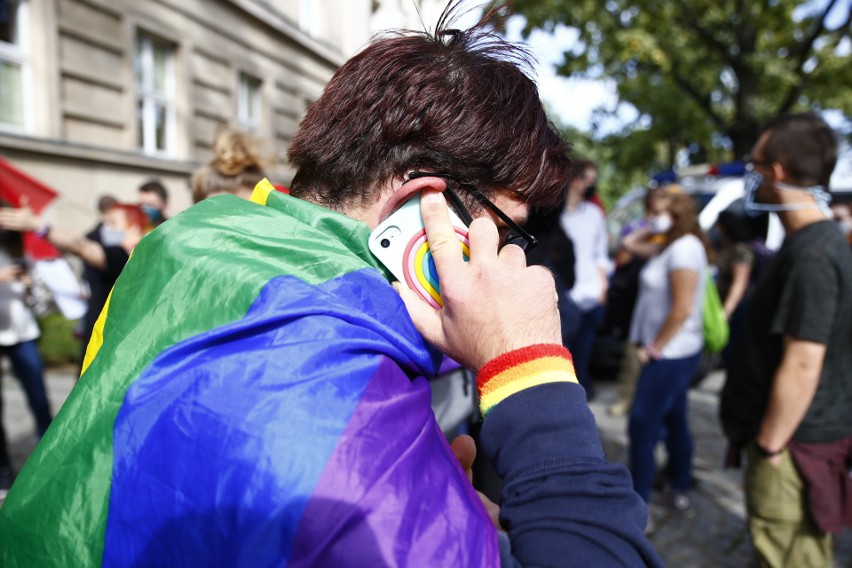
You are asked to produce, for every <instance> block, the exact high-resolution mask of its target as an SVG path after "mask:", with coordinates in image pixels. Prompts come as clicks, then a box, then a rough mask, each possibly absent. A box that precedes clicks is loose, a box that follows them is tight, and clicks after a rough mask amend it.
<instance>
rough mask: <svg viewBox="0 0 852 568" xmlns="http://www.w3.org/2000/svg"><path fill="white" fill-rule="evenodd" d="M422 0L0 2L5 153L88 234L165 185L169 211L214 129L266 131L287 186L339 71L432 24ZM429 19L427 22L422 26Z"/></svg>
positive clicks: (58, 214) (184, 191)
mask: <svg viewBox="0 0 852 568" xmlns="http://www.w3.org/2000/svg"><path fill="white" fill-rule="evenodd" d="M443 4H444V2H442V1H434V0H432V1H425V0H384V1H377V0H0V156H2V157H3V158H4V159H6V160H7V161H9V162H11V163H12V164H13V165H14V166H16V167H18V168H19V169H21V170H23V171H24V172H26V173H27V174H29V175H31V176H33V177H36V178H37V179H39V180H41V181H42V182H44V183H46V184H47V185H49V186H50V187H52V188H54V189H55V190H57V191H58V192H59V193H60V194H61V198H60V199H58V200H57V201H56V202H54V204H53V205H52V206H51V207H50V209H49V210H48V211H47V212H46V214H47V215H48V216H49V217H51V218H52V220H53V222H54V223H56V224H57V225H60V226H65V227H68V228H74V229H84V228H86V227H87V226H89V225H91V224H92V223H93V222H94V220H95V212H94V206H95V203H96V200H97V197H98V196H99V195H102V194H105V193H109V194H113V195H115V196H116V197H118V198H119V199H121V200H127V201H133V200H134V199H135V195H136V188H137V187H138V186H139V185H140V184H141V183H142V182H144V181H146V180H148V179H151V178H158V179H160V180H161V181H163V182H164V183H165V185H166V186H167V187H168V189H169V192H170V204H169V211H168V213H169V214H175V213H177V212H178V211H180V210H182V209H184V208H186V207H188V206H189V205H190V204H191V199H190V194H189V191H188V177H189V175H190V173H191V172H192V171H193V170H194V169H195V168H196V167H197V166H198V165H199V164H200V163H202V162H203V161H205V160H207V159H208V158H209V157H210V155H211V152H210V146H211V144H212V142H213V140H214V136H215V134H216V133H217V130H218V129H220V128H221V127H223V126H224V125H236V126H239V127H241V128H244V129H247V130H250V131H252V132H254V133H256V134H257V135H258V136H259V137H260V138H261V139H262V140H263V141H264V143H265V144H266V146H267V148H268V150H269V151H270V153H272V154H274V156H275V157H276V158H277V160H278V161H277V164H276V166H275V167H274V169H273V171H272V172H271V173H272V176H273V177H274V178H275V181H277V182H281V183H285V184H286V183H288V182H289V180H290V177H291V175H292V172H290V171H289V169H288V168H287V166H286V152H287V145H288V142H289V141H290V140H291V138H292V136H293V134H294V132H295V131H296V128H297V125H298V123H299V120H300V119H301V117H302V115H303V113H304V112H305V109H306V107H307V105H309V104H310V103H311V101H313V100H315V99H316V98H317V97H318V96H319V94H320V93H321V91H322V89H323V86H324V85H325V84H326V82H327V81H328V80H329V78H330V77H331V75H332V74H333V73H334V71H335V69H337V68H338V67H339V66H340V65H341V64H342V63H343V62H344V61H345V60H346V59H347V58H349V57H350V56H351V55H353V54H354V53H355V52H357V50H358V49H359V48H360V47H362V46H363V45H364V44H365V43H366V42H367V41H368V40H369V38H370V37H371V36H372V35H373V34H374V33H375V32H377V31H379V30H381V29H384V28H388V27H409V28H416V29H422V28H423V26H424V24H423V22H425V23H426V26H427V27H433V26H434V22H435V20H436V18H437V15H438V14H439V13H440V10H441V8H442V7H443ZM421 18H422V19H421Z"/></svg>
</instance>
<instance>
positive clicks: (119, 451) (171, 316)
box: [0, 3, 661, 567]
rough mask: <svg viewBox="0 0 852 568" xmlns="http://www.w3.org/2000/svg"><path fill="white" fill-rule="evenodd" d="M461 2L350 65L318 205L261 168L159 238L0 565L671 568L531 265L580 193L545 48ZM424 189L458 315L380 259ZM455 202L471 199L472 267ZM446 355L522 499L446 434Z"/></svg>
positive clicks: (108, 319) (11, 522)
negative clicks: (538, 215)
mask: <svg viewBox="0 0 852 568" xmlns="http://www.w3.org/2000/svg"><path fill="white" fill-rule="evenodd" d="M458 6H459V4H458V3H454V4H453V5H452V6H451V7H450V8H448V10H447V11H445V13H444V14H443V16H442V17H441V19H440V20H439V22H438V25H437V31H436V32H434V33H425V32H421V33H415V32H408V33H400V34H395V35H392V36H389V37H385V38H383V39H378V40H376V41H375V42H373V43H371V44H370V45H369V46H367V47H366V48H365V49H364V50H362V51H361V52H359V53H358V54H357V55H356V56H354V57H353V58H352V59H350V60H349V61H348V62H347V63H345V64H344V65H343V66H342V67H341V68H340V69H339V70H338V71H337V72H336V73H335V75H334V76H333V77H332V79H331V81H330V82H329V83H328V85H327V86H326V88H325V90H324V92H323V93H322V95H321V96H320V97H319V98H318V99H317V100H316V101H315V102H314V103H313V104H312V105H311V106H310V108H309V109H308V111H307V114H306V116H305V117H304V119H303V121H302V123H301V125H300V128H299V130H298V132H297V133H296V135H295V137H294V139H293V140H292V143H291V145H290V147H289V158H290V162H291V164H292V166H293V167H294V169H295V171H296V174H295V177H294V179H293V180H292V183H291V186H290V187H291V190H292V192H293V195H295V196H296V198H294V197H292V196H288V195H284V194H282V193H280V192H276V191H275V190H274V189H273V188H272V186H271V184H269V183H268V182H264V183H261V184H259V185H258V187H257V188H256V189H255V191H254V193H253V195H252V197H251V200H250V201H246V200H242V199H239V198H237V197H235V196H233V195H219V196H215V197H211V198H209V199H205V200H204V201H202V202H200V203H198V204H196V205H195V206H193V207H192V208H190V209H188V210H187V211H184V212H183V213H181V214H179V215H177V216H176V217H173V218H172V219H170V221H169V223H167V224H165V225H163V226H162V227H160V229H159V230H158V231H154V232H153V233H151V234H150V235H148V237H146V238H145V239H143V241H142V242H141V243H140V245H139V246H138V247H137V248H136V250H135V251H134V255H133V258H132V259H131V261H130V262H129V263H128V265H127V267H126V268H125V271H124V273H123V274H122V277H121V278H120V279H119V282H118V283H117V284H116V287H115V288H114V290H113V294H112V300H111V302H114V304H113V303H111V305H110V307H109V308H108V310H107V311H106V312H105V315H104V318H103V322H102V325H101V329H100V331H101V332H102V335H101V338H102V344H101V345H99V346H98V349H97V350H95V349H94V348H93V349H92V350H90V351H91V355H92V357H91V359H90V361H89V366H88V368H87V370H86V371H85V372H84V374H83V376H82V377H81V383H80V385H81V386H82V387H88V388H81V389H79V392H78V391H75V397H74V401H72V404H74V405H75V406H76V407H77V409H76V410H77V411H76V412H67V413H65V419H64V420H63V415H60V422H61V423H60V424H59V425H57V427H56V428H52V430H51V432H52V433H53V435H52V437H51V438H50V439H49V440H46V442H48V446H47V448H49V452H48V449H45V450H44V451H43V452H41V453H40V452H39V451H38V450H37V451H36V453H35V454H34V455H33V456H32V457H31V458H30V460H31V462H32V463H33V464H34V466H33V469H35V468H36V467H37V466H42V465H44V466H45V467H48V468H50V467H51V464H61V466H62V468H61V469H56V474H55V476H52V475H51V474H50V473H45V471H44V470H43V469H42V470H41V472H40V473H41V477H40V478H35V477H31V476H27V475H26V472H24V474H23V475H22V476H21V477H19V478H18V481H17V482H16V485H15V486H14V487H13V488H12V491H11V492H10V494H9V497H8V499H7V501H6V503H5V504H4V506H3V508H2V509H0V532H2V534H3V535H4V538H3V539H1V540H0V564H2V565H4V566H6V565H9V566H14V565H19V566H25V565H29V566H34V565H39V566H45V565H50V564H51V562H53V563H54V564H67V562H68V559H69V558H72V559H73V562H74V563H76V564H80V565H89V564H100V563H103V565H107V564H111V565H122V566H129V565H136V566H160V565H181V566H182V565H190V564H191V565H197V566H216V565H243V566H271V565H275V566H280V565H285V564H286V565H291V566H358V567H361V566H424V567H438V566H448V567H458V566H464V567H472V566H483V567H485V566H498V565H502V566H564V565H565V564H566V563H571V564H576V565H582V566H600V567H610V566H631V567H632V566H646V565H650V566H661V562H660V560H659V558H658V557H657V555H656V553H655V552H654V550H653V549H652V548H651V546H650V544H649V543H648V541H647V540H646V539H645V537H644V535H643V533H642V529H643V527H644V526H645V522H646V519H647V510H646V508H645V506H644V504H643V503H642V501H641V499H640V498H639V496H638V495H636V494H635V493H634V492H633V490H632V487H631V482H630V476H629V473H628V472H627V470H626V468H624V467H623V466H621V465H616V464H610V463H608V462H607V461H606V459H605V457H604V454H603V451H602V447H601V443H600V439H599V438H598V434H597V430H596V426H595V422H594V418H593V416H592V414H591V412H590V410H589V408H588V406H587V404H586V400H585V394H584V392H583V389H582V388H581V387H580V386H579V385H578V384H577V381H576V377H575V375H574V371H573V367H572V364H571V356H570V354H569V352H568V351H567V350H566V349H565V348H564V347H563V346H562V345H561V338H560V325H559V317H558V312H557V308H556V291H555V287H554V283H553V278H552V277H551V276H550V274H549V272H548V271H546V270H545V269H544V268H541V267H527V266H526V261H525V255H524V251H523V247H524V246H530V245H533V244H534V243H535V240H534V238H533V237H532V235H529V234H528V233H527V232H526V231H524V230H523V229H522V228H521V227H520V225H522V224H523V222H524V220H525V219H526V217H527V215H528V211H529V208H530V207H531V206H532V205H547V204H553V203H555V202H557V201H558V199H559V196H560V194H561V192H562V189H563V186H564V184H565V182H566V179H567V176H568V173H569V171H570V161H569V159H568V157H567V150H568V146H567V145H566V143H564V142H563V141H562V140H560V138H559V136H558V134H557V133H556V131H555V130H554V128H553V127H552V126H551V125H550V124H549V122H548V120H547V117H546V115H545V112H544V109H543V107H542V104H541V102H540V100H539V96H538V91H537V89H536V87H535V84H534V83H533V82H532V80H531V79H530V78H529V77H528V75H527V74H526V73H525V71H526V72H529V70H530V66H529V61H528V56H527V54H526V52H525V51H523V50H522V49H521V48H520V47H518V46H515V45H512V44H509V43H508V42H506V41H505V40H504V39H502V38H501V37H499V36H498V35H497V34H496V33H495V32H493V31H491V30H492V28H490V27H489V26H488V22H489V21H491V17H492V16H493V15H494V12H492V13H491V15H488V16H486V17H485V18H484V19H483V21H482V22H481V23H480V24H479V25H477V26H474V27H473V28H472V29H470V30H467V31H461V30H453V29H450V28H449V24H450V22H451V19H452V15H453V14H454V13H455V11H456V10H457V8H458ZM417 193H420V194H421V212H422V216H423V220H424V224H425V228H426V232H427V235H428V238H429V242H430V246H431V252H432V255H433V259H434V264H435V271H436V273H437V274H438V275H439V278H440V284H441V294H442V296H443V301H444V306H443V308H440V309H433V308H432V307H431V305H429V304H427V303H426V302H424V301H423V300H421V299H420V297H419V296H417V295H416V293H415V292H413V291H411V290H408V289H407V288H405V287H404V286H400V285H399V284H397V286H396V288H395V287H394V286H392V284H391V282H390V281H389V279H388V278H389V275H388V273H386V272H384V271H383V270H382V268H381V266H380V265H379V263H378V261H377V260H376V259H375V258H374V257H373V256H372V255H371V253H370V252H369V250H368V239H369V235H370V230H371V228H373V227H376V226H377V225H378V224H379V223H380V222H381V221H382V220H383V219H385V218H386V217H387V216H388V215H390V214H391V213H392V212H393V211H394V210H395V209H396V208H397V207H398V206H400V205H401V204H403V203H405V202H406V201H407V200H408V199H409V198H410V197H411V196H412V195H415V194H417ZM448 203H449V204H450V206H452V207H455V208H456V209H457V212H458V213H460V214H463V213H464V211H467V212H468V213H469V217H470V220H471V224H470V233H469V241H470V246H469V250H470V258H469V262H465V261H464V260H463V257H462V255H461V254H460V252H461V251H460V247H459V244H458V240H457V238H456V233H455V231H454V229H453V228H452V226H451V225H450V222H449V215H448V210H447V204H448ZM181 284H185V285H186V287H182V286H180V285H181ZM397 290H398V291H397ZM146 302H147V303H146ZM146 306H148V307H149V308H150V309H146ZM439 350H440V351H443V352H444V353H445V354H447V355H448V356H450V357H452V358H453V359H455V360H456V361H458V362H459V363H460V364H462V365H463V366H464V367H465V368H468V369H471V370H473V371H475V372H477V388H478V391H479V397H480V407H481V409H482V413H483V415H484V416H485V418H484V425H483V428H482V436H481V441H482V449H483V451H484V452H485V454H487V456H488V457H489V459H490V460H491V461H492V463H493V464H494V466H495V468H496V470H497V471H498V473H500V474H501V476H502V477H503V478H504V480H505V484H506V486H505V491H504V494H503V500H502V503H501V508H500V509H499V511H498V510H497V509H496V507H495V506H494V504H492V503H485V502H483V501H481V500H480V498H479V497H478V496H477V494H476V492H475V491H474V489H473V487H472V486H471V483H470V481H469V478H468V476H467V471H468V470H469V469H470V465H471V462H472V460H473V457H474V452H475V448H474V447H473V446H472V440H471V439H470V438H460V439H458V440H456V441H454V442H453V443H452V445H450V444H448V443H447V441H446V440H445V438H444V437H443V435H442V433H441V431H440V429H439V428H438V425H437V423H436V421H435V417H434V414H433V413H432V411H431V409H430V392H429V384H428V379H429V378H430V377H432V376H434V375H435V373H436V372H437V370H438V363H439V362H440V360H441V356H440V352H439ZM125 385H127V386H125ZM108 393H113V394H111V395H110V394H108ZM105 398H106V399H108V400H106V401H105V400H104V399H105ZM110 413H113V414H110ZM82 416H85V417H87V418H86V419H85V420H83V419H81V417H82ZM104 425H106V427H107V431H106V433H104V431H103V430H97V427H98V426H100V427H101V428H103V427H104ZM95 430H97V431H95ZM89 433H92V434H98V436H99V437H97V438H96V440H98V441H97V442H96V443H94V444H93V445H85V444H84V443H83V441H84V440H87V439H88V435H89ZM93 448H94V449H93ZM95 452H96V453H97V459H94V458H93V459H89V457H90V456H91V455H92V454H93V453H95ZM78 476H79V479H78ZM42 496H45V498H46V497H48V496H49V501H45V500H44V499H43V498H42ZM34 515H38V524H37V526H38V527H39V530H38V531H37V536H38V540H36V539H33V538H28V537H27V534H28V533H30V534H31V533H33V530H32V524H31V520H32V518H33V516H34ZM77 521H79V522H77ZM504 531H505V532H504ZM99 541H100V542H99ZM54 559H56V560H54ZM89 560H91V562H89Z"/></svg>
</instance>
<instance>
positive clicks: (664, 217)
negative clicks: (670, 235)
mask: <svg viewBox="0 0 852 568" xmlns="http://www.w3.org/2000/svg"><path fill="white" fill-rule="evenodd" d="M648 226H650V227H651V232H652V233H654V234H655V235H662V234H663V233H665V232H666V231H668V230H669V229H671V228H672V218H671V216H670V215H669V214H668V213H660V214H659V215H655V216H654V217H651V219H650V220H649V221H648Z"/></svg>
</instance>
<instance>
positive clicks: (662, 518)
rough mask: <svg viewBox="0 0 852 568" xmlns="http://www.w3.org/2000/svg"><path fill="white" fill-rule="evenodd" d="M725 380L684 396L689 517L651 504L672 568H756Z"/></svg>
mask: <svg viewBox="0 0 852 568" xmlns="http://www.w3.org/2000/svg"><path fill="white" fill-rule="evenodd" d="M723 380H724V376H723V375H722V374H721V373H714V374H712V375H710V376H709V377H708V378H707V379H706V380H705V381H704V382H703V383H702V384H701V385H700V386H699V387H697V388H695V389H693V390H692V391H691V392H690V420H691V425H692V432H693V436H694V438H695V478H696V488H695V490H694V492H693V496H692V497H693V512H694V514H692V515H689V516H686V517H685V516H676V515H674V514H673V513H671V512H669V511H668V509H666V508H665V507H662V506H660V505H659V504H658V503H659V502H660V498H661V495H659V494H654V496H653V497H652V504H651V514H652V516H653V517H654V520H655V521H656V526H657V528H656V531H655V532H654V534H653V535H652V536H651V541H652V542H653V543H654V545H655V546H656V548H657V550H658V551H659V553H660V555H661V556H662V557H663V560H664V561H665V563H666V565H667V566H669V567H670V568H711V567H712V568H727V567H730V568H751V567H752V566H756V564H755V563H754V562H753V560H752V556H751V549H750V545H749V540H748V534H747V533H746V529H745V510H744V507H743V499H742V487H741V480H742V473H741V471H739V470H724V469H722V468H721V463H722V458H723V456H724V451H725V442H724V439H723V438H722V434H721V430H720V428H719V424H718V420H717V419H716V413H717V408H718V392H719V390H720V389H721V386H722V381H723ZM74 382H75V381H74V375H73V369H70V368H69V369H60V370H56V369H54V370H50V371H49V372H48V374H47V383H48V384H47V387H48V395H49V397H50V402H51V408H52V409H53V411H54V412H57V411H58V410H59V408H60V406H61V405H62V403H63V402H64V401H65V398H66V397H67V396H68V393H69V392H70V391H71V388H72V387H73V386H74ZM2 383H3V384H2V388H3V403H4V408H3V425H4V427H5V429H6V436H7V439H8V441H9V446H10V453H11V457H12V462H13V464H14V466H15V467H16V469H19V468H20V467H21V465H22V464H23V462H24V461H25V460H26V457H27V456H28V455H29V454H30V452H32V449H33V448H34V447H35V443H36V440H35V436H34V434H33V432H34V422H33V420H32V417H31V415H30V413H29V411H28V409H27V407H26V404H25V401H24V395H23V392H22V391H21V389H20V388H19V385H18V383H17V381H16V380H14V379H13V378H12V375H11V373H4V378H3V381H2ZM615 398H616V392H615V385H614V384H612V383H609V382H601V383H600V385H599V388H598V396H597V397H596V398H595V400H594V401H593V402H592V404H591V407H592V411H593V412H594V413H595V416H596V417H597V420H598V426H599V429H600V431H601V437H602V439H603V443H604V449H605V450H606V453H607V456H608V457H609V459H610V460H612V461H615V462H619V463H627V436H626V422H627V420H626V418H624V417H621V418H613V417H611V416H608V415H607V414H606V410H605V409H606V407H607V406H608V405H609V404H611V403H612V402H614V401H615ZM660 458H661V460H662V455H661V456H660ZM836 545H837V548H836V550H835V562H834V567H835V568H848V567H852V531H848V530H847V531H846V532H845V533H843V534H841V535H840V536H839V538H837V540H836Z"/></svg>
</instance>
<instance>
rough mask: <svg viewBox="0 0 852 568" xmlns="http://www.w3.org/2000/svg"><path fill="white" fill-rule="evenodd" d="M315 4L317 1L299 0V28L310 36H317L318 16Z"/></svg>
mask: <svg viewBox="0 0 852 568" xmlns="http://www.w3.org/2000/svg"><path fill="white" fill-rule="evenodd" d="M317 3H318V2H317V0H300V2H299V27H300V28H302V31H304V32H306V33H307V34H308V35H312V36H318V35H319V28H320V14H319V6H317Z"/></svg>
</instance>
